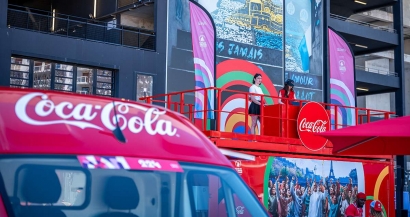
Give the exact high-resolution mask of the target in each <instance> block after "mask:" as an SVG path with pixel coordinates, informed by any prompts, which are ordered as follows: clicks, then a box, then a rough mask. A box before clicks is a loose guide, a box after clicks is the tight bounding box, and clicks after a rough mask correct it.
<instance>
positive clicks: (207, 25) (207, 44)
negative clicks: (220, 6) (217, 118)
mask: <svg viewBox="0 0 410 217" xmlns="http://www.w3.org/2000/svg"><path fill="white" fill-rule="evenodd" d="M189 8H190V14H191V31H192V48H193V55H194V65H195V89H202V88H208V87H214V86H215V79H214V75H215V30H214V26H213V24H212V21H211V18H210V17H209V16H208V14H207V12H206V11H204V10H203V9H202V8H201V7H199V6H198V5H196V4H195V3H193V2H191V1H190V2H189ZM204 95H205V91H196V92H195V111H203V110H204V108H205V107H204V105H205V103H207V110H209V112H208V114H207V116H208V118H209V119H213V118H214V115H213V110H214V91H213V90H208V91H207V95H208V96H207V99H205V97H204ZM195 118H204V114H203V112H195Z"/></svg>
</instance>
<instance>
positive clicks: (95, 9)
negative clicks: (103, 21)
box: [93, 0, 97, 18]
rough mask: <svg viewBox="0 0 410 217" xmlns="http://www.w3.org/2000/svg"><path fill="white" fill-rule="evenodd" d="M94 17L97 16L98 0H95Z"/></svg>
mask: <svg viewBox="0 0 410 217" xmlns="http://www.w3.org/2000/svg"><path fill="white" fill-rule="evenodd" d="M93 15H94V18H95V17H97V0H94V13H93Z"/></svg>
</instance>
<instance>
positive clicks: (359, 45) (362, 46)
mask: <svg viewBox="0 0 410 217" xmlns="http://www.w3.org/2000/svg"><path fill="white" fill-rule="evenodd" d="M355 46H356V47H361V48H367V46H364V45H361V44H355Z"/></svg>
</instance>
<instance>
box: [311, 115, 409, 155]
mask: <svg viewBox="0 0 410 217" xmlns="http://www.w3.org/2000/svg"><path fill="white" fill-rule="evenodd" d="M318 135H320V136H323V137H325V138H327V139H329V140H330V141H331V142H332V144H333V153H334V154H343V155H410V116H405V117H400V118H394V119H389V120H381V121H375V122H371V123H368V124H361V125H358V126H353V127H347V128H343V129H339V130H332V131H327V132H324V133H320V134H318Z"/></svg>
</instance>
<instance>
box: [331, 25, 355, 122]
mask: <svg viewBox="0 0 410 217" xmlns="http://www.w3.org/2000/svg"><path fill="white" fill-rule="evenodd" d="M328 31H329V59H330V103H332V104H336V105H341V106H351V107H355V106H356V91H355V67H354V59H353V58H354V57H353V54H352V51H351V49H350V47H349V45H348V43H346V41H345V40H344V39H343V38H342V37H340V36H339V35H338V34H337V33H336V32H335V31H333V30H332V29H329V30H328ZM331 114H332V115H331V122H332V126H335V125H334V124H335V116H336V115H337V124H338V126H339V127H338V128H341V127H345V126H353V125H355V124H356V114H355V110H354V109H349V108H346V107H338V111H337V112H336V111H335V109H334V108H332V111H331Z"/></svg>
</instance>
